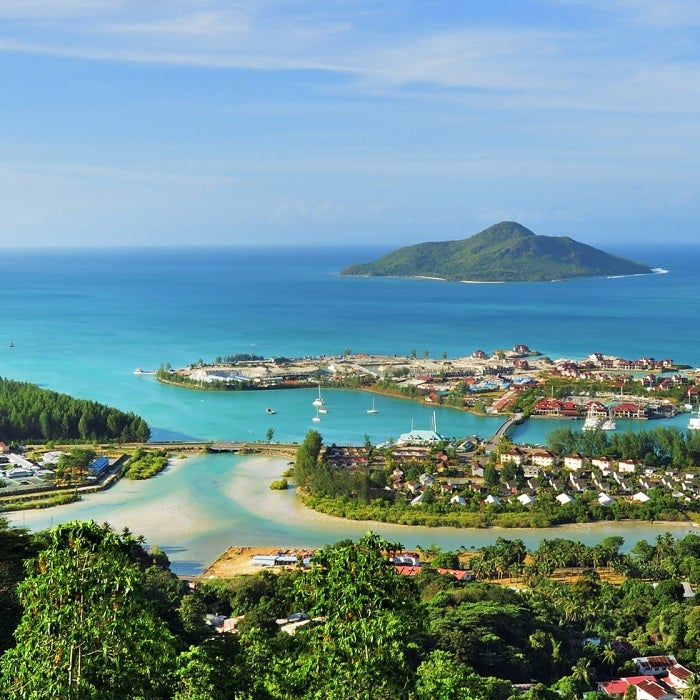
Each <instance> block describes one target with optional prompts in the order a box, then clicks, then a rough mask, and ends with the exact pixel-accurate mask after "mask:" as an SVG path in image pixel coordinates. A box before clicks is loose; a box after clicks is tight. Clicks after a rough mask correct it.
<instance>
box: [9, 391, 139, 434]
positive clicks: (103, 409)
mask: <svg viewBox="0 0 700 700" xmlns="http://www.w3.org/2000/svg"><path fill="white" fill-rule="evenodd" d="M150 435H151V432H150V429H149V427H148V425H147V424H146V422H145V421H144V420H143V419H142V418H140V417H139V416H137V415H135V414H134V413H124V412H123V411H120V410H118V409H116V408H110V407H109V406H104V405H102V404H99V403H97V402H95V401H87V400H85V399H75V398H73V397H71V396H68V395H67V394H59V393H57V392H55V391H49V390H48V389H41V388H40V387H38V386H35V385H34V384H28V383H26V382H17V381H13V380H11V379H4V378H1V377H0V440H3V441H4V442H6V443H10V442H48V441H74V442H77V441H81V442H91V441H100V442H105V441H116V442H147V441H148V439H149V437H150Z"/></svg>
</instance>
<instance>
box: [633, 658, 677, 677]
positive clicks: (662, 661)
mask: <svg viewBox="0 0 700 700" xmlns="http://www.w3.org/2000/svg"><path fill="white" fill-rule="evenodd" d="M632 661H634V665H635V666H636V667H637V670H638V671H639V672H640V673H643V674H644V675H645V676H658V675H660V674H662V673H666V671H667V670H668V669H669V668H671V666H675V665H676V663H677V662H676V657H675V656H673V655H672V654H669V655H668V656H637V657H636V658H634V659H632Z"/></svg>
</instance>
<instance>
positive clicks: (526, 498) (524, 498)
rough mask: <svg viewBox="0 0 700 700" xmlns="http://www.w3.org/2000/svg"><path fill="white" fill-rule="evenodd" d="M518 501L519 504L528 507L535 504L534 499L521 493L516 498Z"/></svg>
mask: <svg viewBox="0 0 700 700" xmlns="http://www.w3.org/2000/svg"><path fill="white" fill-rule="evenodd" d="M518 501H520V503H522V504H523V505H524V506H529V505H530V504H531V503H534V502H535V499H534V498H533V497H532V496H530V495H529V494H527V493H521V494H520V495H519V496H518Z"/></svg>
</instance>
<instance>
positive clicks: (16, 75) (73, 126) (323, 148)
mask: <svg viewBox="0 0 700 700" xmlns="http://www.w3.org/2000/svg"><path fill="white" fill-rule="evenodd" d="M699 43H700V3H698V2H697V0H664V1H663V2H659V0H513V1H508V0H502V1H499V0H494V2H481V1H480V0H462V1H457V0H450V1H446V2H442V1H439V0H435V1H431V0H425V1H423V2H418V1H415V2H414V1H410V0H392V1H391V2H385V3H378V2H376V1H375V0H371V1H370V0H333V1H332V2H327V1H326V0H317V1H316V2H310V1H305V0H279V1H274V0H250V1H248V2H234V1H233V0H189V1H188V2H184V1H180V0H2V2H1V3H0V61H1V62H2V63H1V64H0V65H1V67H2V70H1V72H0V75H1V76H2V80H1V81H0V245H2V246H6V247H7V246H12V247H14V246H23V247H24V246H56V245H61V246H87V245H89V246H95V245H106V246H113V245H156V246H158V245H168V244H173V245H183V244H184V245H190V244H230V245H241V244H246V245H247V244H271V245H272V244H276V243H281V242H284V243H290V242H294V243H324V244H342V245H349V244H363V245H364V244H368V243H370V244H374V243H381V244H385V245H387V246H399V245H406V244H409V243H415V242H419V241H426V240H447V239H454V238H464V237H467V236H470V235H472V234H474V233H477V232H478V231H480V230H482V229H484V228H486V227H487V226H490V225H491V224H494V223H497V222H498V221H501V220H514V221H519V222H520V223H522V224H523V225H525V226H527V227H528V228H530V229H532V230H533V231H534V232H535V233H539V234H545V235H570V236H571V237H573V238H575V239H577V240H579V241H583V242H587V243H590V244H592V245H599V246H601V247H604V244H605V243H615V244H617V243H627V242H634V243H643V242H645V241H648V242H650V243H651V242H658V241H688V242H691V241H692V242H694V241H695V239H696V238H697V233H698V224H697V221H698V216H697V212H698V210H699V209H700V195H699V188H700V184H699V178H698V175H699V174H700V167H699V166H700V162H699V161H700V128H698V125H699V124H700V119H699V117H700V91H699V90H698V86H699V85H700V51H699Z"/></svg>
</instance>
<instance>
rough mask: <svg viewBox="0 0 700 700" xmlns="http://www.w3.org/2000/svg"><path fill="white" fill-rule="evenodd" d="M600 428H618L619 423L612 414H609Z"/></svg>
mask: <svg viewBox="0 0 700 700" xmlns="http://www.w3.org/2000/svg"><path fill="white" fill-rule="evenodd" d="M600 429H601V430H617V423H615V419H614V418H613V417H612V415H609V416H608V417H607V418H606V419H605V420H604V421H603V422H602V423H601V424H600Z"/></svg>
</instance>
